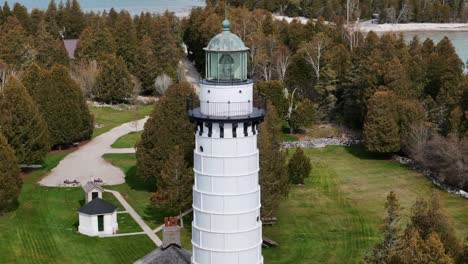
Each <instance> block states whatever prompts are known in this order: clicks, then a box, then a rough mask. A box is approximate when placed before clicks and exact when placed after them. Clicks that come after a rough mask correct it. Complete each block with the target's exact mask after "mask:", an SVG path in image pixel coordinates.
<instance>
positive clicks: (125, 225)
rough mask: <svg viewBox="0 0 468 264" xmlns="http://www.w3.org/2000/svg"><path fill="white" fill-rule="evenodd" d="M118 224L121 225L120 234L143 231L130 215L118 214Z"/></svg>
mask: <svg viewBox="0 0 468 264" xmlns="http://www.w3.org/2000/svg"><path fill="white" fill-rule="evenodd" d="M117 222H118V223H119V231H118V233H119V234H123V233H134V232H142V231H143V230H142V229H141V227H140V226H139V225H138V223H137V222H135V220H134V219H133V217H132V216H131V215H130V214H128V213H120V214H117ZM144 236H146V235H144Z"/></svg>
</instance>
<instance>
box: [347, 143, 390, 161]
mask: <svg viewBox="0 0 468 264" xmlns="http://www.w3.org/2000/svg"><path fill="white" fill-rule="evenodd" d="M344 149H345V150H346V151H347V152H348V153H349V154H351V155H353V156H355V157H356V158H359V159H363V160H388V159H390V158H391V154H390V153H377V152H370V151H367V150H366V148H365V147H364V146H363V145H355V146H350V147H345V148H344Z"/></svg>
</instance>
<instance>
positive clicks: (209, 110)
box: [187, 19, 266, 264]
mask: <svg viewBox="0 0 468 264" xmlns="http://www.w3.org/2000/svg"><path fill="white" fill-rule="evenodd" d="M248 50H249V49H248V48H247V47H246V46H245V45H244V43H243V42H242V40H241V39H240V38H239V37H238V36H236V35H235V34H233V33H231V31H230V25H229V21H228V20H227V19H226V20H225V21H224V22H223V32H222V33H220V34H218V35H217V36H215V37H214V38H213V39H212V40H211V41H210V43H209V44H208V47H206V48H205V52H206V78H205V79H204V80H202V81H200V99H199V100H194V99H192V98H188V99H187V111H188V116H189V119H190V120H191V121H192V122H194V123H195V124H196V134H195V137H196V146H195V150H194V175H195V184H194V187H193V214H194V218H193V222H192V245H193V254H192V263H194V264H259V263H263V257H262V252H261V251H262V222H261V219H260V207H261V204H260V186H259V178H258V175H259V174H258V173H259V151H258V148H257V135H258V126H259V124H260V123H261V122H262V121H263V119H264V117H265V114H266V99H264V98H255V97H254V93H253V82H252V80H249V79H248V78H247V55H248V54H247V53H248Z"/></svg>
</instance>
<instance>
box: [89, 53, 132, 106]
mask: <svg viewBox="0 0 468 264" xmlns="http://www.w3.org/2000/svg"><path fill="white" fill-rule="evenodd" d="M100 66H101V70H100V72H99V75H98V77H97V79H96V86H95V91H94V96H95V98H96V99H97V100H101V101H105V102H119V101H125V100H127V99H129V98H131V97H132V92H133V82H132V77H131V75H130V73H129V72H128V69H127V66H126V65H125V62H124V61H123V60H122V58H120V57H119V58H117V57H116V56H115V55H107V56H105V57H103V60H102V63H101V65H100Z"/></svg>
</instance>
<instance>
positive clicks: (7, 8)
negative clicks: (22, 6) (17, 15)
mask: <svg viewBox="0 0 468 264" xmlns="http://www.w3.org/2000/svg"><path fill="white" fill-rule="evenodd" d="M12 15H13V13H12V12H11V9H10V5H9V4H8V1H5V3H3V9H2V21H0V22H1V23H0V24H3V23H5V22H6V21H7V19H8V17H9V16H12Z"/></svg>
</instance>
